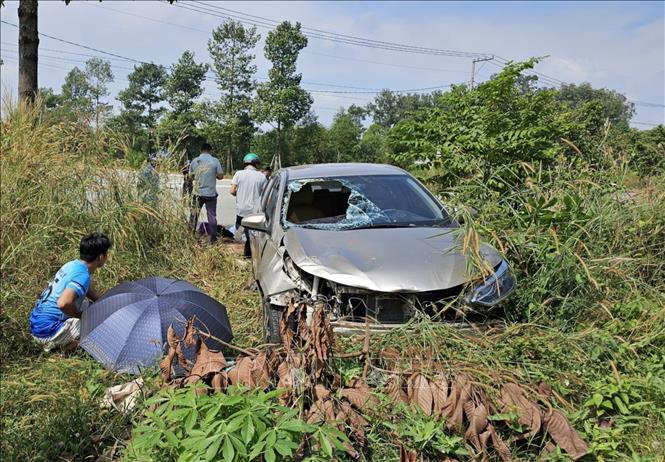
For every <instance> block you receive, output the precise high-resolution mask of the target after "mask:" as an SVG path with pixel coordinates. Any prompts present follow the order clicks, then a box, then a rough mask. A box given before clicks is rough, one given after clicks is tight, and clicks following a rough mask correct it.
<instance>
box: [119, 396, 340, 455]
mask: <svg viewBox="0 0 665 462" xmlns="http://www.w3.org/2000/svg"><path fill="white" fill-rule="evenodd" d="M282 392H283V391H282V390H274V391H270V392H267V393H266V392H263V391H261V390H247V389H243V388H237V387H235V386H231V387H229V389H228V390H227V392H226V393H225V394H224V393H213V394H210V395H208V394H207V393H205V392H204V393H203V394H200V393H197V390H196V388H195V387H193V386H190V387H187V388H183V389H178V390H174V389H167V390H165V391H163V392H161V393H160V394H158V395H157V396H155V397H153V398H151V399H149V400H148V401H147V402H146V406H151V405H155V406H157V407H156V409H155V410H154V411H148V412H147V413H146V415H145V418H144V420H143V421H142V422H141V423H140V424H139V425H138V426H137V427H136V429H135V430H134V434H133V437H132V441H131V443H130V444H129V446H128V447H127V449H126V450H125V452H124V460H136V461H141V462H147V461H152V460H157V461H159V460H179V461H200V460H210V461H218V460H224V461H250V460H265V461H266V462H268V461H270V462H274V461H278V460H291V459H292V458H293V456H294V454H295V453H296V451H297V450H298V448H299V447H300V445H301V443H302V442H303V440H304V439H305V438H306V437H307V438H311V439H312V440H313V441H314V442H316V443H317V444H319V445H320V448H321V452H322V454H323V455H325V456H327V457H333V456H334V455H335V453H337V452H338V451H341V450H343V449H344V446H343V442H345V441H347V439H346V437H345V436H344V435H343V434H342V433H341V432H340V431H339V430H337V429H336V428H334V427H331V426H328V425H321V426H314V425H309V424H307V423H305V422H304V421H302V420H300V419H299V418H298V417H297V414H298V409H289V408H287V407H284V406H280V405H279V404H277V403H276V398H277V397H278V396H279V395H280V394H282Z"/></svg>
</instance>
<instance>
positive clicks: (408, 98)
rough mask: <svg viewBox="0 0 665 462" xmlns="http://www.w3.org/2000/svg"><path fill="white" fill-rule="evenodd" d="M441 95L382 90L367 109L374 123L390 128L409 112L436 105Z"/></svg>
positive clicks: (439, 93) (437, 93)
mask: <svg viewBox="0 0 665 462" xmlns="http://www.w3.org/2000/svg"><path fill="white" fill-rule="evenodd" d="M439 96H441V92H433V93H429V94H418V93H407V94H399V93H395V92H392V91H390V90H382V91H381V92H380V93H379V94H378V95H377V96H376V98H374V101H373V102H371V103H369V104H368V105H367V111H368V112H369V114H371V115H372V119H373V120H374V123H376V124H379V125H380V126H382V127H384V128H390V127H392V126H394V125H395V124H396V123H398V122H399V121H400V120H402V119H404V118H405V117H406V116H407V115H408V114H409V113H412V112H415V111H418V110H419V109H422V108H424V107H434V105H435V103H436V99H437V98H438V97H439Z"/></svg>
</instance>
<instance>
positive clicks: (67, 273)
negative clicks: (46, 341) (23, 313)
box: [30, 260, 90, 338]
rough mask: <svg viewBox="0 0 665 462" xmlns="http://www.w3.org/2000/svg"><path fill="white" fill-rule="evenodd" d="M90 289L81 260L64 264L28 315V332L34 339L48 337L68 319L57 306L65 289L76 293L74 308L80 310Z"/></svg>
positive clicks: (85, 267)
mask: <svg viewBox="0 0 665 462" xmlns="http://www.w3.org/2000/svg"><path fill="white" fill-rule="evenodd" d="M89 287H90V273H89V272H88V266H87V265H86V264H85V263H83V262H82V261H81V260H73V261H70V262H69V263H66V264H65V265H64V266H63V267H62V268H60V269H59V270H58V272H57V273H56V274H55V278H53V281H51V283H50V284H49V285H48V287H47V288H46V289H45V290H44V292H42V294H41V295H40V296H39V299H38V300H37V303H35V307H34V308H33V309H32V313H31V314H30V332H31V333H32V335H34V336H35V337H41V338H44V337H50V336H52V335H54V334H55V333H56V332H58V330H59V329H60V326H62V323H63V322H65V320H66V319H67V318H68V317H69V316H67V315H66V314H65V313H64V312H63V311H62V310H61V309H60V307H59V306H58V298H60V296H61V295H62V293H63V292H64V290H65V289H72V290H73V291H74V292H76V306H77V307H78V308H79V310H80V309H81V303H82V302H83V300H84V299H85V295H86V294H87V293H88V288H89Z"/></svg>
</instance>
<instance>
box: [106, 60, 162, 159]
mask: <svg viewBox="0 0 665 462" xmlns="http://www.w3.org/2000/svg"><path fill="white" fill-rule="evenodd" d="M127 78H128V79H129V86H128V87H127V88H126V89H124V90H122V91H121V92H120V93H119V94H118V100H119V101H120V102H121V103H122V105H123V109H122V112H121V113H120V116H119V123H118V126H121V127H123V128H125V129H127V131H129V133H136V132H138V131H140V130H147V131H148V150H151V147H152V146H151V141H152V130H153V129H154V128H155V126H156V124H157V120H158V119H159V117H160V116H161V115H162V114H163V113H164V111H166V108H164V107H163V106H159V104H160V103H161V102H163V101H164V84H165V83H166V78H167V74H166V69H165V68H164V66H161V65H157V64H153V63H146V64H139V65H138V66H134V71H132V72H131V73H130V74H129V75H128V76H127Z"/></svg>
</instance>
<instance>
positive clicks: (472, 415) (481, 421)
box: [464, 400, 489, 454]
mask: <svg viewBox="0 0 665 462" xmlns="http://www.w3.org/2000/svg"><path fill="white" fill-rule="evenodd" d="M464 413H465V414H466V418H467V420H468V421H469V427H468V428H467V430H466V433H465V434H464V438H466V440H467V441H469V442H470V443H471V444H472V445H473V447H474V448H476V450H477V451H478V452H480V453H483V454H484V453H486V452H487V438H488V437H489V434H487V436H486V437H485V436H483V437H482V438H481V433H483V431H484V430H485V427H487V409H486V408H485V405H484V404H482V403H480V404H478V405H477V406H476V405H475V404H474V402H473V401H472V400H469V401H467V402H466V403H465V404H464Z"/></svg>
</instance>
